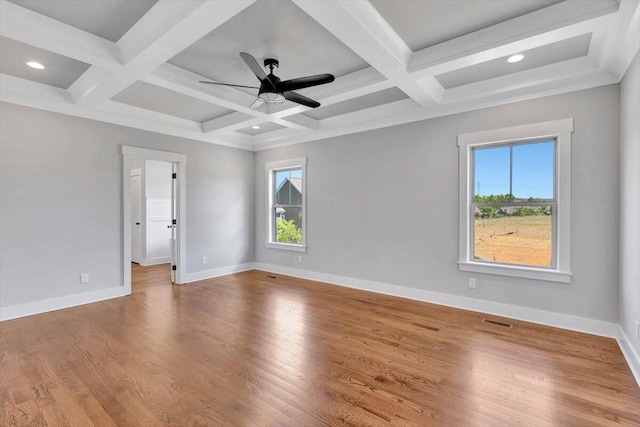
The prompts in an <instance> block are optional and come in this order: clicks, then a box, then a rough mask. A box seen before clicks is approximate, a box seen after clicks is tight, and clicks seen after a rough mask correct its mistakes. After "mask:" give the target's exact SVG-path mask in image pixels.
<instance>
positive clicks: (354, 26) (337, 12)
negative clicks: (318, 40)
mask: <svg viewBox="0 0 640 427" xmlns="http://www.w3.org/2000/svg"><path fill="white" fill-rule="evenodd" d="M294 1H295V3H296V4H297V5H298V6H299V7H300V8H301V9H302V10H304V11H305V12H306V13H307V14H308V15H310V16H311V17H312V18H313V19H315V20H316V21H318V23H319V24H320V25H322V26H323V27H325V29H326V30H327V31H329V32H330V33H332V34H333V35H334V36H336V37H337V38H338V40H340V41H341V42H342V43H344V44H345V45H347V46H348V47H349V48H350V49H351V50H353V51H354V52H355V53H356V54H357V55H359V56H360V57H361V58H362V59H364V60H365V61H367V62H368V63H369V64H370V65H371V66H372V67H374V68H375V69H376V70H378V71H379V72H380V74H382V75H383V76H385V77H386V78H387V79H389V80H390V81H391V82H392V83H393V84H394V85H395V86H397V87H398V88H400V89H401V90H402V91H403V92H405V93H406V94H407V95H408V96H409V97H411V98H412V99H413V100H414V101H415V102H417V103H418V104H420V105H421V106H423V107H426V106H430V105H433V104H434V103H436V102H437V100H436V95H435V94H429V93H427V92H426V91H425V89H424V88H422V87H421V86H420V85H418V84H417V83H416V82H415V80H414V79H412V78H410V77H409V75H408V74H407V66H408V64H409V61H410V59H411V56H412V54H413V52H412V51H411V49H409V47H408V46H407V45H406V43H405V42H404V41H403V40H402V39H401V38H400V36H398V34H397V33H396V32H395V31H394V30H393V29H392V28H391V26H390V25H389V24H388V23H387V22H386V21H385V20H384V19H383V18H382V16H381V15H380V14H379V13H378V11H377V10H376V9H375V7H373V5H371V3H369V2H368V1H351V0H336V1H321V0H294Z"/></svg>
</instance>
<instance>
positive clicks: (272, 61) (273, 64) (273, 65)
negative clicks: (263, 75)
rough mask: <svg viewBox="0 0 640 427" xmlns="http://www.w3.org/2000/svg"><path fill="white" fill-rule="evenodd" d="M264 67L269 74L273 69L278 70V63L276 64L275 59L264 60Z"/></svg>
mask: <svg viewBox="0 0 640 427" xmlns="http://www.w3.org/2000/svg"><path fill="white" fill-rule="evenodd" d="M264 66H265V67H267V68H268V69H269V70H271V72H273V69H274V68H278V67H279V66H280V62H278V60H277V59H273V58H266V59H265V60H264Z"/></svg>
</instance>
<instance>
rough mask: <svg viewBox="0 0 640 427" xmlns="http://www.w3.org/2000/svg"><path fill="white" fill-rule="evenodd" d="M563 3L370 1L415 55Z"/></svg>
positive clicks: (556, 0) (550, 0)
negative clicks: (456, 38) (440, 44)
mask: <svg viewBox="0 0 640 427" xmlns="http://www.w3.org/2000/svg"><path fill="white" fill-rule="evenodd" d="M560 1H561V0H482V1H479V0H426V1H420V0H371V4H373V6H374V7H375V8H376V9H377V10H378V12H380V14H381V15H382V17H383V18H384V19H385V20H386V21H387V22H388V23H389V25H391V27H393V29H394V30H395V31H396V32H397V33H398V35H400V37H402V39H403V40H404V42H405V43H406V44H407V45H408V46H409V47H410V48H411V50H413V51H414V52H416V51H418V50H420V49H424V48H426V47H429V46H433V45H436V44H438V43H442V42H444V41H447V40H450V39H453V38H455V37H459V36H463V35H465V34H469V33H472V32H474V31H477V30H480V29H483V28H486V27H488V26H490V25H494V24H498V23H500V22H503V21H506V20H508V19H512V18H515V17H518V16H521V15H524V14H527V13H529V12H533V11H535V10H539V9H542V8H545V7H547V6H550V5H552V4H555V3H559V2H560Z"/></svg>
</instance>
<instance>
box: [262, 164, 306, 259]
mask: <svg viewBox="0 0 640 427" xmlns="http://www.w3.org/2000/svg"><path fill="white" fill-rule="evenodd" d="M306 164H307V159H306V158H302V159H292V160H285V161H280V162H271V163H267V164H266V165H265V168H266V170H267V185H268V196H269V206H268V210H269V212H268V215H267V218H268V223H267V247H268V248H275V249H285V250H292V251H298V252H305V251H306V233H305V226H306V218H305V214H306V209H305V204H306V203H305V202H306V191H305V179H306V176H305V171H306Z"/></svg>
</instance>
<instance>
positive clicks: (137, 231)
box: [122, 146, 186, 295]
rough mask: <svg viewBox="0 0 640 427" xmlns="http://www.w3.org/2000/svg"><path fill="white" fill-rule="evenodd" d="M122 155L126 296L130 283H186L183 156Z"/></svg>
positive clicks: (132, 151) (129, 150)
mask: <svg viewBox="0 0 640 427" xmlns="http://www.w3.org/2000/svg"><path fill="white" fill-rule="evenodd" d="M122 155H123V192H122V193H123V224H124V227H123V228H124V233H123V236H124V238H123V270H124V271H123V282H124V287H125V294H126V295H130V294H131V291H132V283H136V286H137V289H136V290H138V289H142V288H145V287H149V286H155V285H161V284H171V283H174V284H181V283H184V281H183V278H184V266H185V262H184V258H185V253H186V252H185V248H184V246H185V245H184V242H185V240H184V236H185V233H184V218H185V213H186V203H185V199H184V193H185V192H184V187H185V184H184V177H185V166H186V156H185V155H184V154H179V153H171V152H166V151H158V150H149V149H144V148H138V147H128V146H123V147H122ZM132 279H133V280H132Z"/></svg>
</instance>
